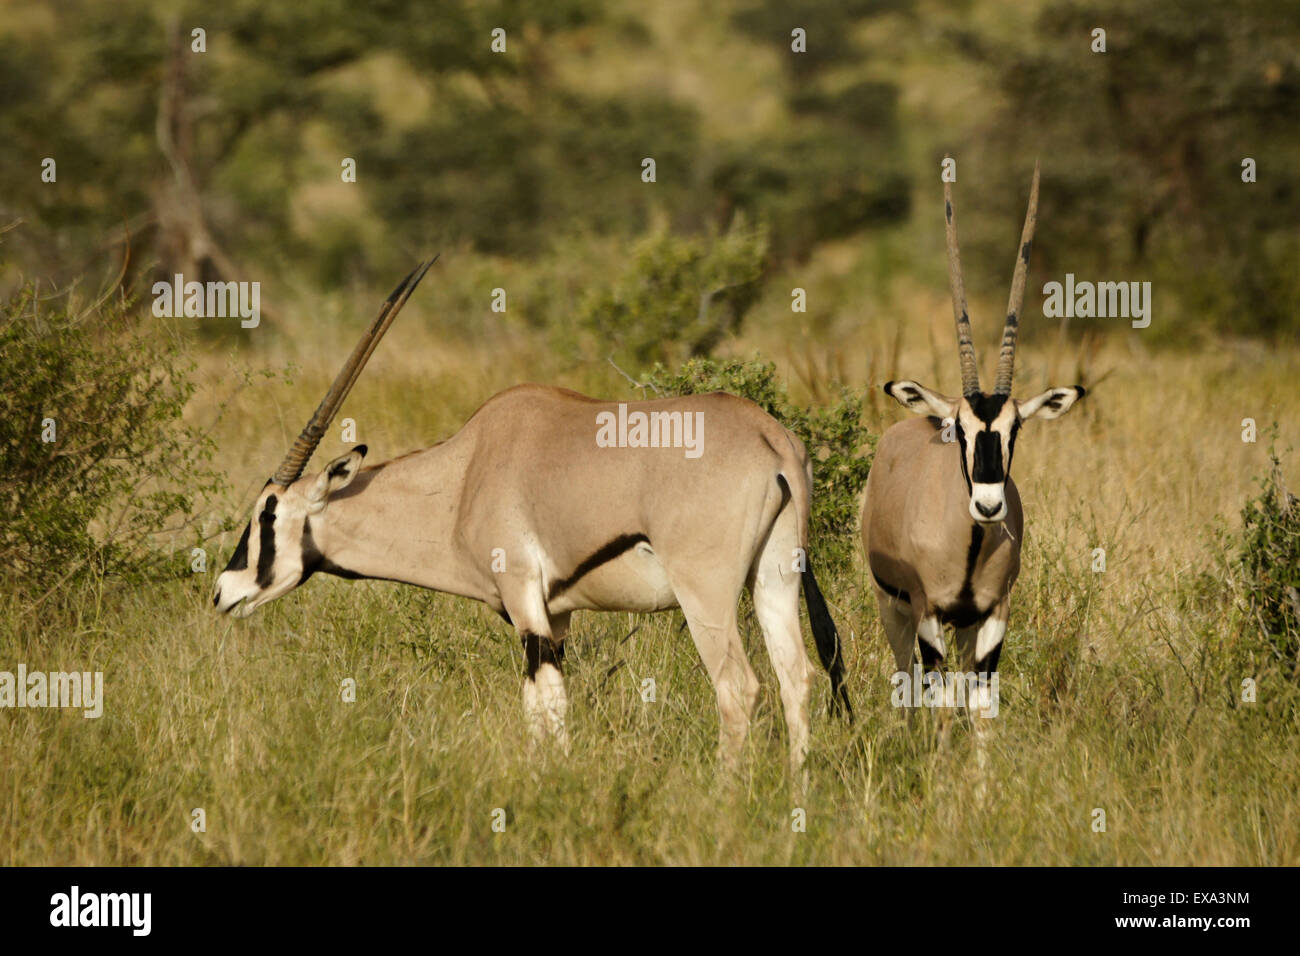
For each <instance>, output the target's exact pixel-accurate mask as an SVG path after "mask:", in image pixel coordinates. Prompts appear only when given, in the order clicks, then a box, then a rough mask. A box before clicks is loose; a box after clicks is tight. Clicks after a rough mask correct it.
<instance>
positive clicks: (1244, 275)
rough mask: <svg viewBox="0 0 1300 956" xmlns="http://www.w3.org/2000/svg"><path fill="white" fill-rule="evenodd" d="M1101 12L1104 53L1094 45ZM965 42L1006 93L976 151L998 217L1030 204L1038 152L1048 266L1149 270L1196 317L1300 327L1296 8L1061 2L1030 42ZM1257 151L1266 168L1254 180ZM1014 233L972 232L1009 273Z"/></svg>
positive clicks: (1266, 3)
mask: <svg viewBox="0 0 1300 956" xmlns="http://www.w3.org/2000/svg"><path fill="white" fill-rule="evenodd" d="M1096 27H1104V28H1105V30H1106V52H1104V53H1094V52H1092V49H1091V45H1092V35H1091V34H1092V30H1093V29H1094V28H1096ZM952 39H954V40H955V41H956V45H957V46H958V48H959V49H961V50H962V51H964V52H965V53H966V54H967V55H968V56H971V57H973V58H974V59H976V60H977V61H979V62H981V63H983V64H986V65H987V67H988V69H989V70H990V71H991V75H992V77H993V79H994V82H995V83H996V85H997V87H998V89H999V90H1000V92H1001V94H1002V95H1003V96H1004V97H1005V100H1006V107H1005V110H1004V111H1003V112H1002V113H1001V115H1000V117H999V118H998V120H997V121H996V122H994V123H992V124H990V125H989V126H987V127H985V128H984V129H982V130H981V131H980V132H979V133H977V142H976V149H975V151H974V154H975V155H972V156H971V160H973V163H972V162H967V164H966V165H965V168H966V169H967V170H972V169H979V170H980V173H979V178H980V180H981V184H982V189H981V192H983V193H984V194H986V195H989V196H990V197H991V201H992V202H995V203H996V204H997V205H998V206H999V216H1000V217H1001V218H1004V219H1006V221H1009V222H1014V221H1016V219H1017V217H1018V216H1021V215H1023V209H1024V201H1025V200H1024V197H1025V191H1026V188H1027V185H1026V184H1027V182H1028V171H1029V169H1030V168H1031V166H1032V163H1033V158H1034V157H1035V156H1039V157H1041V158H1042V160H1043V163H1044V176H1043V200H1042V209H1041V215H1042V216H1043V217H1044V218H1045V221H1047V220H1050V223H1051V234H1052V241H1051V242H1050V243H1043V244H1042V246H1041V251H1042V255H1041V256H1036V261H1035V266H1036V271H1037V272H1038V273H1039V275H1043V274H1050V275H1052V276H1053V277H1055V278H1059V277H1060V274H1062V273H1064V272H1066V271H1071V272H1074V273H1076V274H1080V275H1081V277H1084V278H1098V277H1099V276H1100V277H1102V278H1108V279H1114V280H1121V279H1123V280H1133V279H1153V280H1155V281H1156V285H1155V288H1154V295H1155V296H1156V297H1158V298H1164V300H1165V301H1166V302H1169V301H1170V300H1171V299H1174V298H1177V299H1180V300H1181V304H1182V306H1183V311H1184V314H1185V316H1186V317H1188V318H1190V319H1192V320H1203V319H1209V320H1210V321H1211V322H1213V323H1214V324H1217V325H1219V326H1221V327H1222V328H1225V329H1230V330H1232V331H1234V332H1238V333H1261V332H1262V333H1276V332H1279V331H1281V330H1284V329H1292V328H1294V327H1295V323H1296V319H1297V314H1298V313H1300V308H1298V306H1300V272H1298V271H1297V270H1296V268H1295V264H1296V262H1297V259H1298V258H1300V234H1298V233H1297V230H1296V222H1297V221H1298V220H1300V190H1298V189H1297V188H1296V185H1295V184H1296V177H1295V175H1294V172H1295V170H1296V169H1297V168H1300V6H1297V5H1296V4H1295V3H1293V2H1289V0H1243V2H1238V3H1232V4H1223V3H1218V2H1214V0H1147V2H1145V3H1140V4H1133V3H1125V2H1102V3H1097V2H1091V3H1087V4H1084V3H1078V2H1075V0H1051V2H1048V3H1047V4H1046V5H1045V6H1044V8H1043V9H1042V11H1041V13H1040V14H1039V15H1038V17H1037V21H1036V29H1035V33H1034V35H1033V36H1032V37H1031V38H1030V42H1028V43H1025V42H1024V41H1023V40H1020V41H1019V42H1017V40H1016V39H1014V38H1012V37H1010V36H1003V37H999V38H994V37H991V36H989V35H986V34H982V33H979V32H978V31H976V30H975V29H974V28H970V29H967V28H963V29H961V30H956V31H954V32H953V34H952ZM1247 157H1250V158H1253V159H1254V160H1255V161H1256V163H1257V166H1258V173H1257V176H1258V181H1257V182H1255V183H1245V182H1243V181H1242V172H1243V170H1242V161H1243V159H1245V158H1247ZM1039 233H1040V236H1041V235H1042V228H1041V227H1040V230H1039ZM1005 245H1006V244H1005V242H999V244H998V245H996V247H992V248H989V247H985V248H983V249H982V250H981V248H979V247H978V246H977V245H976V244H974V243H973V244H972V248H973V250H974V251H973V254H975V255H979V254H980V253H981V251H982V252H983V253H984V255H985V257H986V258H987V257H991V259H989V261H991V262H992V263H1002V264H1003V265H1005V267H1006V271H1007V272H1008V273H1009V272H1010V268H1011V256H1010V255H1009V254H1008V252H1007V249H1006V248H1005ZM963 251H964V250H963ZM1035 251H1036V253H1037V252H1038V251H1039V250H1035ZM1092 273H1096V275H1094V274H1092ZM1084 274H1087V275H1084ZM1166 296H1168V297H1166ZM1165 315H1166V316H1168V315H1169V312H1168V311H1166V312H1165ZM1158 321H1159V316H1157V322H1158ZM1184 327H1185V326H1184ZM1153 331H1158V330H1153ZM1165 331H1166V332H1168V331H1169V328H1168V327H1166V329H1165Z"/></svg>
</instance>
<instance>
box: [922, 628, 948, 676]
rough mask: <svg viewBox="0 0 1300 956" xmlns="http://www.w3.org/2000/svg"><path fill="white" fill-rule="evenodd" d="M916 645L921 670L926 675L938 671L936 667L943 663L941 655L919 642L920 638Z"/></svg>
mask: <svg viewBox="0 0 1300 956" xmlns="http://www.w3.org/2000/svg"><path fill="white" fill-rule="evenodd" d="M916 645H917V647H919V648H920V649H921V669H922V670H923V671H925V672H926V673H927V674H928V673H930V671H933V670H938V665H940V664H942V663H943V655H942V654H940V653H939V652H938V651H936V650H935V649H934V648H933V647H931V646H930V645H929V644H927V643H926V642H925V641H923V640H921V638H920V637H918V638H917V639H916Z"/></svg>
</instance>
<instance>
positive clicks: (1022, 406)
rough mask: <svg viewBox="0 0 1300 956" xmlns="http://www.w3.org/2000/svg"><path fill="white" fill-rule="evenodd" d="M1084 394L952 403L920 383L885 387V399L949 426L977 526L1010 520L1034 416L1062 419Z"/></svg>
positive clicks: (980, 397)
mask: <svg viewBox="0 0 1300 956" xmlns="http://www.w3.org/2000/svg"><path fill="white" fill-rule="evenodd" d="M1084 393H1085V390H1084V388H1083V387H1082V386H1080V385H1075V386H1073V387H1070V388H1049V389H1048V390H1047V391H1045V392H1043V393H1042V394H1041V395H1036V396H1034V397H1033V398H1031V399H1028V400H1026V401H1023V402H1021V401H1017V400H1016V399H1014V398H1012V397H1011V396H1009V395H1002V394H993V395H987V394H985V393H983V392H975V393H973V394H971V395H966V396H963V397H962V398H949V397H948V396H946V395H940V394H939V393H938V392H935V391H932V390H931V389H928V388H926V387H925V386H924V385H919V384H917V383H916V382H908V381H904V382H886V383H885V394H886V395H890V396H892V397H893V398H894V399H896V400H897V401H898V402H899V404H901V405H902V406H903V407H905V408H909V409H911V410H912V411H914V412H918V413H921V414H928V415H934V416H936V417H938V418H939V419H940V420H941V421H942V423H943V426H942V427H945V428H946V427H947V426H948V425H949V423H951V425H952V429H953V435H954V439H955V441H956V443H957V446H958V451H959V453H960V460H961V474H962V478H963V479H965V481H966V490H967V493H968V494H969V495H970V516H971V519H972V520H974V521H976V522H978V523H979V524H997V523H999V522H1000V521H1002V520H1003V519H1004V518H1006V516H1007V490H1006V489H1007V478H1008V476H1009V475H1010V474H1011V456H1012V454H1013V453H1014V451H1015V446H1016V435H1017V434H1018V433H1019V431H1020V426H1021V425H1022V424H1023V423H1024V422H1026V421H1028V420H1029V419H1031V418H1035V417H1036V418H1043V419H1050V418H1059V417H1060V416H1061V415H1064V414H1065V413H1066V412H1067V411H1069V410H1070V407H1071V406H1072V405H1074V403H1075V402H1076V401H1078V400H1079V399H1080V398H1082V397H1083V395H1084Z"/></svg>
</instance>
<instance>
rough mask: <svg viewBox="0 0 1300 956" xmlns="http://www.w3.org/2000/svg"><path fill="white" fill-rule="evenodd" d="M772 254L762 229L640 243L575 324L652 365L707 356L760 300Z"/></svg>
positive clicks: (622, 354) (585, 301) (626, 355)
mask: <svg viewBox="0 0 1300 956" xmlns="http://www.w3.org/2000/svg"><path fill="white" fill-rule="evenodd" d="M766 256H767V233H766V231H765V230H763V229H758V230H746V229H743V228H737V229H732V230H731V231H730V232H728V233H726V234H725V235H722V236H719V237H717V238H714V239H696V238H683V237H679V236H674V235H671V234H669V233H666V232H665V233H660V234H659V235H655V236H652V237H650V238H649V239H646V240H643V241H642V242H640V243H638V244H637V246H636V247H635V249H634V252H633V259H632V262H631V263H630V264H629V265H628V267H627V268H626V269H624V270H623V273H622V274H621V275H620V276H618V277H617V278H616V279H614V281H613V282H612V283H610V284H609V285H606V286H603V287H601V288H598V289H596V290H594V291H593V292H591V293H590V294H588V295H587V296H586V297H585V298H584V299H583V301H582V303H581V305H580V306H579V310H578V324H579V326H580V327H582V328H583V329H585V330H586V331H587V332H589V333H592V334H594V335H596V336H597V337H598V338H599V340H600V342H601V343H602V344H603V345H604V346H605V351H606V354H608V352H609V351H610V347H611V346H612V350H613V351H614V352H615V354H617V355H619V356H620V357H621V358H623V359H624V360H630V361H633V362H635V363H640V364H649V363H650V362H652V361H655V362H679V361H681V360H682V359H684V358H688V357H696V356H702V355H708V354H709V353H710V352H711V351H712V350H713V349H714V347H716V346H717V344H718V343H719V342H720V341H722V339H723V337H724V336H726V335H728V334H731V333H734V332H736V331H738V330H739V328H740V323H741V321H742V320H743V319H744V316H745V313H746V312H748V311H749V309H750V307H751V306H752V305H753V304H754V300H755V299H757V298H758V293H759V288H760V286H761V279H762V275H763V263H764V259H765V258H766Z"/></svg>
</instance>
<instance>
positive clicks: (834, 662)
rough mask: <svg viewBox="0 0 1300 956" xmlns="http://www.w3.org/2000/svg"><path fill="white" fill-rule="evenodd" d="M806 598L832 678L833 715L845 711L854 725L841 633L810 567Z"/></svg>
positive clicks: (805, 578)
mask: <svg viewBox="0 0 1300 956" xmlns="http://www.w3.org/2000/svg"><path fill="white" fill-rule="evenodd" d="M803 599H804V602H805V603H806V604H807V605H808V621H809V622H810V623H811V624H812V632H813V640H815V641H816V642H817V656H818V657H820V658H821V660H822V667H824V668H826V673H827V674H829V675H830V677H831V713H834V714H838V713H841V708H842V712H843V714H844V719H845V720H847V721H848V722H849V723H852V722H853V706H852V705H851V704H850V703H849V692H848V690H847V689H846V688H845V686H844V652H843V648H841V646H840V632H839V631H837V630H836V629H835V622H834V621H833V620H831V612H830V610H829V609H828V608H827V607H826V599H825V598H824V597H822V589H821V588H819V587H818V586H817V578H816V576H815V575H814V574H813V570H812V565H811V564H809V565H808V566H807V567H806V568H804V571H803Z"/></svg>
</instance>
